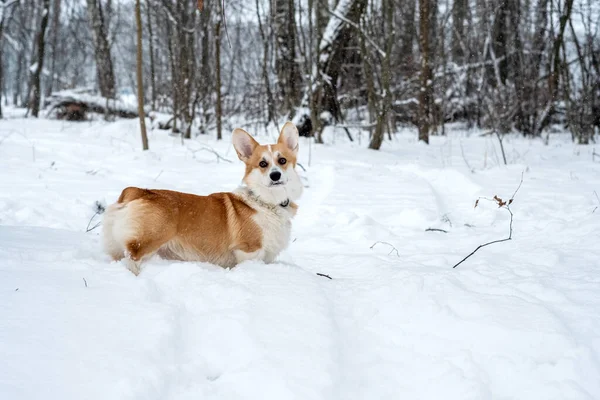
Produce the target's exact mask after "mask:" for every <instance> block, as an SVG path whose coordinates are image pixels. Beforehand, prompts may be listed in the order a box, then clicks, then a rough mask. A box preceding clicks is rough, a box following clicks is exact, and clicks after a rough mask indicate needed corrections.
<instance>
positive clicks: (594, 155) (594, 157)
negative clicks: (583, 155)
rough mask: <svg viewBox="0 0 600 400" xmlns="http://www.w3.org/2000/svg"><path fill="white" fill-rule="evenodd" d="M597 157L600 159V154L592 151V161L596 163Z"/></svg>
mask: <svg viewBox="0 0 600 400" xmlns="http://www.w3.org/2000/svg"><path fill="white" fill-rule="evenodd" d="M596 157H598V158H600V154H598V153H596V149H593V150H592V161H596Z"/></svg>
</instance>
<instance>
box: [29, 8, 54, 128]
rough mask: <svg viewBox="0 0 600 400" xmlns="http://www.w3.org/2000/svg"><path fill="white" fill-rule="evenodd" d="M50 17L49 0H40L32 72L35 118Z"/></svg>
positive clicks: (38, 109)
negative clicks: (33, 69)
mask: <svg viewBox="0 0 600 400" xmlns="http://www.w3.org/2000/svg"><path fill="white" fill-rule="evenodd" d="M49 17H50V0H42V22H41V27H40V32H39V33H38V37H37V68H36V69H35V72H34V73H33V78H32V80H33V85H32V86H33V88H32V90H33V99H32V103H33V104H32V105H31V115H33V116H34V117H35V118H37V117H38V115H39V113H40V102H41V100H42V99H41V97H42V88H41V76H40V75H41V74H42V71H43V69H44V55H45V51H46V40H45V39H46V29H47V28H48V18H49Z"/></svg>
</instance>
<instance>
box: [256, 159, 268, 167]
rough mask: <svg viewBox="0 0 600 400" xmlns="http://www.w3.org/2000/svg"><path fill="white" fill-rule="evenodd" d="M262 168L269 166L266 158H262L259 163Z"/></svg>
mask: <svg viewBox="0 0 600 400" xmlns="http://www.w3.org/2000/svg"><path fill="white" fill-rule="evenodd" d="M258 165H259V166H260V167H261V168H267V167H268V166H269V163H268V162H266V161H265V160H262V161H261V162H260V163H259V164H258Z"/></svg>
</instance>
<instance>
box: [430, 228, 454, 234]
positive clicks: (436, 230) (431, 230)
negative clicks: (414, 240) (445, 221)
mask: <svg viewBox="0 0 600 400" xmlns="http://www.w3.org/2000/svg"><path fill="white" fill-rule="evenodd" d="M425 232H444V233H448V231H445V230H443V229H437V228H427V229H425Z"/></svg>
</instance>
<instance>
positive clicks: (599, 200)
mask: <svg viewBox="0 0 600 400" xmlns="http://www.w3.org/2000/svg"><path fill="white" fill-rule="evenodd" d="M594 195H596V199H597V200H598V204H600V197H598V193H596V191H595V190H594ZM598 207H600V206H596V208H594V211H592V214H593V213H595V212H596V210H597V209H598Z"/></svg>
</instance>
